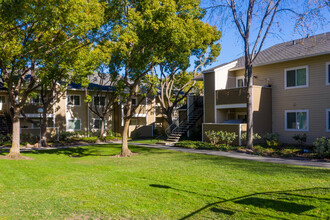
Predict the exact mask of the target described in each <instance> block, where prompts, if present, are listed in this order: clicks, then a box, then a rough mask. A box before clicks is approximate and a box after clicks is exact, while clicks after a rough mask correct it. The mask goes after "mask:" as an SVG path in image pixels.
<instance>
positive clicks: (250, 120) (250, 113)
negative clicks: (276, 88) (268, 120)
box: [246, 65, 253, 150]
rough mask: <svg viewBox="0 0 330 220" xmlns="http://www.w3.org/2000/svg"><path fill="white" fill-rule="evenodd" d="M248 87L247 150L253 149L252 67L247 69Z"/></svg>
mask: <svg viewBox="0 0 330 220" xmlns="http://www.w3.org/2000/svg"><path fill="white" fill-rule="evenodd" d="M247 76H248V80H247V81H248V85H247V103H246V106H247V137H246V148H248V149H251V150H252V149H253V106H252V97H253V94H252V91H253V87H252V86H253V82H252V78H253V76H252V65H249V66H248V68H247Z"/></svg>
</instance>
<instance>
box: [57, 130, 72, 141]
mask: <svg viewBox="0 0 330 220" xmlns="http://www.w3.org/2000/svg"><path fill="white" fill-rule="evenodd" d="M73 136H74V133H73V132H69V131H63V132H61V133H60V135H59V139H60V141H67V140H69V138H71V137H73Z"/></svg>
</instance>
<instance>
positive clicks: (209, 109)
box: [204, 73, 215, 123]
mask: <svg viewBox="0 0 330 220" xmlns="http://www.w3.org/2000/svg"><path fill="white" fill-rule="evenodd" d="M214 105H215V103H214V73H206V74H204V123H214V120H215V119H214V117H215V116H214V115H215V113H214Z"/></svg>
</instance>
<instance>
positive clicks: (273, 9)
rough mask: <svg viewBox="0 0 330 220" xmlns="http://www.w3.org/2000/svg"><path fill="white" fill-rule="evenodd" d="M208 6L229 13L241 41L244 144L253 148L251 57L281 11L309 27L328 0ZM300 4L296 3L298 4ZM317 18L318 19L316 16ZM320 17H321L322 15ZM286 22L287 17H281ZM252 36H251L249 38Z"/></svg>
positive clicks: (230, 0) (248, 0)
mask: <svg viewBox="0 0 330 220" xmlns="http://www.w3.org/2000/svg"><path fill="white" fill-rule="evenodd" d="M214 2H215V4H214V5H213V6H211V7H208V8H209V9H220V11H219V13H221V14H222V17H230V19H231V20H232V21H233V22H234V24H235V26H236V28H237V30H238V32H239V35H240V36H241V38H242V40H243V44H244V58H245V74H244V76H245V80H244V81H245V85H246V86H247V99H246V100H247V101H246V102H247V143H246V147H247V148H249V149H253V108H252V95H253V94H252V91H253V90H252V86H253V82H252V79H253V72H252V67H253V61H254V60H255V59H256V57H257V56H258V54H259V53H260V51H261V49H262V47H263V44H264V42H265V40H266V38H267V36H268V34H269V32H270V30H271V28H272V26H274V23H276V24H277V25H278V26H279V25H280V23H281V19H280V18H281V17H280V15H281V14H282V13H292V14H293V15H294V19H295V21H296V22H295V28H296V29H297V30H298V29H299V30H306V29H307V30H310V28H309V24H310V22H312V21H313V20H314V19H319V18H321V17H322V16H321V11H320V10H321V9H322V8H326V9H329V6H330V3H329V1H327V0H315V1H309V0H306V1H304V2H303V3H302V1H300V2H299V1H297V2H294V1H290V2H289V1H285V0H267V1H263V0H259V1H258V0H244V1H235V0H226V1H224V0H223V1H221V0H219V1H214ZM298 5H299V6H301V7H299V6H298ZM319 20H320V19H319ZM321 20H322V19H321ZM284 22H287V21H284ZM252 39H253V40H252Z"/></svg>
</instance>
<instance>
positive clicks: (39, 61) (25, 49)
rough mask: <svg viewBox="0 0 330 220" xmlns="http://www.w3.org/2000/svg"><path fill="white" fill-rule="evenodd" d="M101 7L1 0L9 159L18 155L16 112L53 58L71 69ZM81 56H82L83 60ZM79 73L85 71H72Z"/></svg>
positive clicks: (0, 55) (0, 62)
mask: <svg viewBox="0 0 330 220" xmlns="http://www.w3.org/2000/svg"><path fill="white" fill-rule="evenodd" d="M103 13H104V7H103V4H101V3H99V1H97V0H90V1H88V2H87V1H85V0H47V1H46V0H39V1H35V0H26V1H16V0H1V1H0V69H1V77H2V79H3V81H4V83H5V86H6V87H7V89H8V94H9V102H10V105H11V113H12V121H13V138H12V146H11V149H10V153H9V154H8V157H9V158H22V156H21V154H20V119H19V117H20V112H21V110H22V108H23V106H24V104H25V103H26V101H27V99H28V97H29V96H30V95H31V93H33V92H35V91H36V89H37V88H39V87H40V86H41V83H43V82H44V81H43V80H42V77H43V76H47V77H48V75H47V74H45V71H44V70H46V69H47V68H48V67H49V66H50V64H49V63H47V62H49V61H50V60H52V59H55V60H57V61H58V63H60V64H61V65H62V67H63V68H64V67H65V66H66V67H71V68H67V69H68V70H74V69H75V68H74V67H75V66H76V65H79V63H80V62H79V60H76V61H75V62H74V63H71V61H72V60H71V58H72V57H73V56H74V55H77V56H78V54H79V52H78V51H79V50H80V48H81V47H84V46H85V45H90V39H91V38H92V37H93V34H95V32H94V31H93V30H95V29H98V28H99V27H100V26H101V25H102V23H103V19H104V16H103ZM83 58H84V56H82V58H81V59H80V60H81V61H83V60H82V59H83ZM71 74H72V75H75V76H74V77H77V78H79V77H80V75H84V74H85V72H84V71H83V70H81V72H72V73H71Z"/></svg>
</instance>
